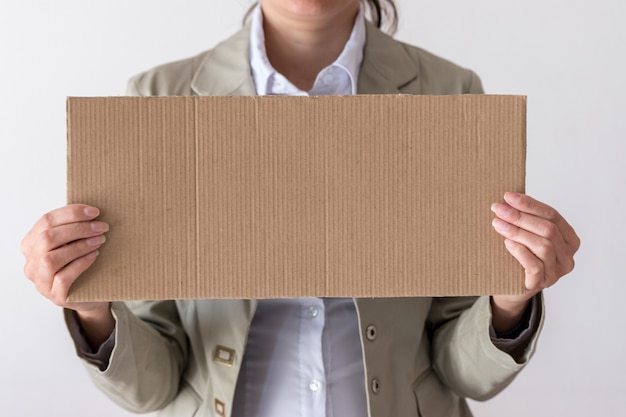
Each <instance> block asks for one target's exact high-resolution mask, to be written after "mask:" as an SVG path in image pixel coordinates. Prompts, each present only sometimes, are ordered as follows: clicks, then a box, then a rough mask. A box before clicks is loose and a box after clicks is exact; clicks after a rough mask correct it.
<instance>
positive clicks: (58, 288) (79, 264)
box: [50, 250, 99, 306]
mask: <svg viewBox="0 0 626 417" xmlns="http://www.w3.org/2000/svg"><path fill="white" fill-rule="evenodd" d="M98 255H99V251H97V250H96V251H93V252H90V253H88V254H87V255H85V256H83V257H80V258H78V259H76V260H74V261H72V262H71V263H70V264H68V265H67V266H66V267H65V268H63V269H62V270H60V271H59V272H57V273H56V275H55V276H54V279H53V280H52V286H51V288H50V299H51V300H52V301H53V302H54V303H55V304H57V305H59V306H62V305H65V304H66V303H67V294H68V293H69V290H70V287H71V286H72V284H73V283H74V281H76V279H77V278H78V277H79V276H80V275H81V274H82V273H83V272H85V271H86V270H87V268H89V267H90V266H91V265H92V264H93V263H94V261H95V260H96V258H97V257H98Z"/></svg>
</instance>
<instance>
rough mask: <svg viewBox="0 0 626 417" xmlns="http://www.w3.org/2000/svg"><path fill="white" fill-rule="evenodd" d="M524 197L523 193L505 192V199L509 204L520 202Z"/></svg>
mask: <svg viewBox="0 0 626 417" xmlns="http://www.w3.org/2000/svg"><path fill="white" fill-rule="evenodd" d="M521 199H522V195H521V194H518V193H504V201H506V202H507V203H509V204H515V203H519V201H520V200H521Z"/></svg>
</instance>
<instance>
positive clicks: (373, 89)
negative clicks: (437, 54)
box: [357, 21, 419, 94]
mask: <svg viewBox="0 0 626 417" xmlns="http://www.w3.org/2000/svg"><path fill="white" fill-rule="evenodd" d="M365 28H366V32H365V36H366V40H365V49H364V50H363V63H362V64H361V70H360V72H359V80H358V83H357V92H358V93H359V94H398V93H401V90H400V87H402V86H404V85H406V84H408V83H409V82H411V81H413V80H415V79H416V78H418V75H419V74H418V69H417V66H416V63H415V62H414V61H413V60H412V59H411V58H410V57H409V55H408V54H407V52H406V51H405V49H404V47H403V45H402V44H401V43H400V42H398V41H395V40H394V39H392V38H391V37H390V36H387V35H386V34H384V33H383V32H381V31H380V30H378V29H377V28H376V27H375V26H374V25H373V24H372V23H370V22H369V21H366V22H365Z"/></svg>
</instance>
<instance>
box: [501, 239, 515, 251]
mask: <svg viewBox="0 0 626 417" xmlns="http://www.w3.org/2000/svg"><path fill="white" fill-rule="evenodd" d="M514 244H515V243H514V242H513V241H512V240H509V239H504V246H506V247H507V248H509V249H511V248H512V247H513V245H514Z"/></svg>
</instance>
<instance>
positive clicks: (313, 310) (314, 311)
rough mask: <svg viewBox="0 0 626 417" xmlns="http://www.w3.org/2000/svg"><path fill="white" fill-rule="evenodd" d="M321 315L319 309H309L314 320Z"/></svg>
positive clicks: (312, 307) (313, 307)
mask: <svg viewBox="0 0 626 417" xmlns="http://www.w3.org/2000/svg"><path fill="white" fill-rule="evenodd" d="M318 314H320V311H319V309H318V308H317V307H315V306H311V307H309V315H310V316H311V317H313V318H315V317H317V315H318Z"/></svg>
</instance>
